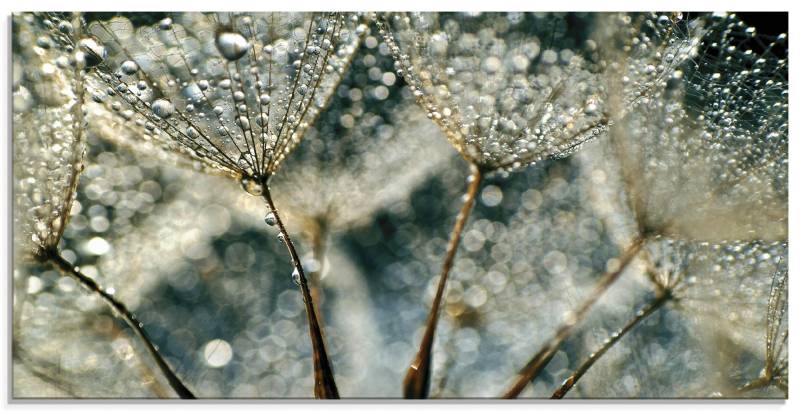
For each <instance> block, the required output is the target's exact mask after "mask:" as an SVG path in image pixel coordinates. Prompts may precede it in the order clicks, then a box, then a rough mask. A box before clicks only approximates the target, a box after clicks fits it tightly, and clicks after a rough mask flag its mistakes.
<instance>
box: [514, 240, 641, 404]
mask: <svg viewBox="0 0 800 411" xmlns="http://www.w3.org/2000/svg"><path fill="white" fill-rule="evenodd" d="M643 245H644V238H643V237H636V238H635V239H634V240H633V242H632V243H631V245H630V246H628V248H627V249H626V250H625V252H624V253H622V255H621V256H620V262H619V267H617V268H616V269H614V270H611V271H607V272H606V273H604V274H603V276H602V277H600V280H599V281H598V282H597V284H595V286H594V289H593V290H592V292H591V293H590V294H589V296H588V297H587V298H586V299H585V300H584V301H583V303H581V305H580V307H578V309H577V310H576V311H575V312H574V313H572V314H571V315H570V317H569V318H568V319H567V321H566V322H565V323H564V324H563V325H561V327H560V328H559V329H558V331H556V334H555V335H554V336H552V337H551V338H550V340H548V341H547V343H545V345H544V346H543V347H542V348H541V349H540V350H539V352H537V353H536V355H534V356H533V357H532V358H531V359H530V361H528V363H527V364H526V365H525V367H523V368H522V370H520V372H519V374H518V375H517V378H516V380H515V381H514V384H513V385H512V386H511V388H509V389H508V391H506V393H505V394H503V398H506V399H508V398H516V397H517V396H519V394H520V393H521V392H522V390H523V389H524V388H525V386H526V385H527V384H528V383H529V382H533V380H535V379H536V377H537V376H538V375H539V373H540V372H541V371H542V370H543V369H544V367H545V366H547V364H548V363H549V362H550V359H552V358H553V355H555V353H556V350H558V347H559V346H561V343H563V342H564V340H566V339H567V337H569V336H570V334H572V331H573V330H574V329H575V327H576V326H577V325H578V324H579V323H580V322H581V321H582V320H583V319H584V318H585V317H586V314H588V312H589V309H590V308H591V307H592V306H593V305H594V303H595V302H597V300H598V299H600V297H601V296H602V295H603V293H605V292H606V290H608V288H609V287H610V286H611V284H613V283H614V281H616V279H617V278H619V276H620V274H622V272H623V271H624V270H625V268H626V267H627V266H628V264H630V262H631V261H632V260H633V258H634V257H635V256H636V254H638V253H639V250H641V248H642V246H643Z"/></svg>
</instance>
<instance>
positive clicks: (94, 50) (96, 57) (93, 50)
mask: <svg viewBox="0 0 800 411" xmlns="http://www.w3.org/2000/svg"><path fill="white" fill-rule="evenodd" d="M78 47H79V49H80V51H81V54H82V60H83V62H84V64H86V67H94V66H97V65H98V64H100V63H102V62H103V60H105V58H106V54H107V52H106V48H105V47H103V46H102V45H101V44H100V43H98V42H97V41H96V40H95V39H93V38H91V37H87V38H85V39H82V40H81V41H80V42H79V43H78Z"/></svg>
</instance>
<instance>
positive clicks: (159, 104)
mask: <svg viewBox="0 0 800 411" xmlns="http://www.w3.org/2000/svg"><path fill="white" fill-rule="evenodd" d="M152 109H153V114H155V115H157V116H159V117H161V118H169V117H171V116H172V115H173V114H174V113H175V106H173V105H172V103H170V102H169V101H167V100H164V99H163V98H160V99H158V100H156V101H154V102H153V106H152Z"/></svg>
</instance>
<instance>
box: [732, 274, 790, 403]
mask: <svg viewBox="0 0 800 411" xmlns="http://www.w3.org/2000/svg"><path fill="white" fill-rule="evenodd" d="M788 274H789V273H788V271H786V270H782V271H777V272H776V273H775V274H774V275H773V277H772V286H771V288H770V293H769V303H768V304H767V314H766V316H765V323H766V336H765V338H764V340H765V352H764V368H763V369H762V370H761V374H760V375H759V376H758V378H756V379H755V380H753V381H750V382H748V383H747V384H745V385H743V386H741V387H739V389H738V391H739V392H741V393H743V392H747V391H751V390H757V389H761V388H764V387H767V386H770V385H775V386H777V387H778V388H780V389H781V390H782V391H783V393H784V395H787V396H788V395H789V359H788V356H789V354H788V350H789V347H788V341H789V325H788V323H789V320H788V318H787V311H788V309H789V287H788V277H789V275H788Z"/></svg>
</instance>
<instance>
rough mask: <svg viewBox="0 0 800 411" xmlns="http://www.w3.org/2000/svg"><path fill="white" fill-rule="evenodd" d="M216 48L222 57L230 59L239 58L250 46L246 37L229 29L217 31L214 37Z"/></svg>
mask: <svg viewBox="0 0 800 411" xmlns="http://www.w3.org/2000/svg"><path fill="white" fill-rule="evenodd" d="M216 44H217V50H219V52H220V54H222V57H225V58H226V59H228V60H230V61H234V60H239V59H240V58H242V57H243V56H244V55H245V54H247V50H248V49H249V48H250V44H249V43H248V42H247V39H245V38H244V36H242V35H241V34H239V33H236V32H231V31H219V32H217V38H216Z"/></svg>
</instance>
